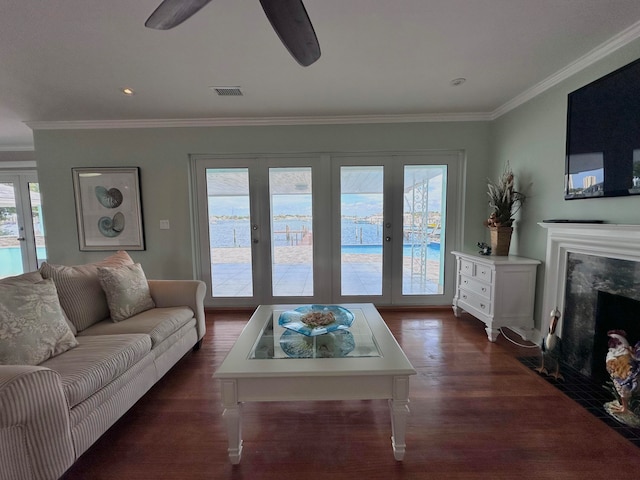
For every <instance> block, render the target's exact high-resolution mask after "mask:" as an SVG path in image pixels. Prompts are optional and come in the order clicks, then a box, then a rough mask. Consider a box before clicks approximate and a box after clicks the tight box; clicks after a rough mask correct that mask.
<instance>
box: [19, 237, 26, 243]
mask: <svg viewBox="0 0 640 480" xmlns="http://www.w3.org/2000/svg"><path fill="white" fill-rule="evenodd" d="M18 240H20V241H21V242H24V241H25V240H26V239H25V238H24V237H18Z"/></svg>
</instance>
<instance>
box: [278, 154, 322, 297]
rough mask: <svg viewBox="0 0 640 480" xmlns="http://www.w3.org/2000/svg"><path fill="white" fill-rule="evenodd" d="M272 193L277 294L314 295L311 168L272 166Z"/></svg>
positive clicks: (293, 295)
mask: <svg viewBox="0 0 640 480" xmlns="http://www.w3.org/2000/svg"><path fill="white" fill-rule="evenodd" d="M269 195H270V201H271V203H270V206H271V209H270V210H271V211H270V217H271V219H270V221H271V275H272V285H273V295H274V296H292V297H295V296H311V295H313V231H312V225H313V216H312V213H311V212H312V208H311V205H312V202H311V168H310V167H301V168H270V169H269Z"/></svg>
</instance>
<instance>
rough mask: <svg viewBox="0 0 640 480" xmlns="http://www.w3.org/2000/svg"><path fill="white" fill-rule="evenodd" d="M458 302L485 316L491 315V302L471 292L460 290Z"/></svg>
mask: <svg viewBox="0 0 640 480" xmlns="http://www.w3.org/2000/svg"><path fill="white" fill-rule="evenodd" d="M460 300H461V301H462V302H464V303H466V304H468V305H470V306H471V307H473V308H475V309H476V310H479V311H480V312H482V313H484V314H485V315H490V314H491V302H490V301H488V300H487V299H486V298H480V297H478V296H476V295H474V294H473V293H471V292H468V291H465V290H460Z"/></svg>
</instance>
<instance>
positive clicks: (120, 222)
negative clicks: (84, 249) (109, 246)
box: [98, 212, 124, 238]
mask: <svg viewBox="0 0 640 480" xmlns="http://www.w3.org/2000/svg"><path fill="white" fill-rule="evenodd" d="M98 230H100V233H101V234H102V235H104V236H105V237H110V238H113V237H117V236H118V235H120V234H121V233H122V231H123V230H124V214H123V213H122V212H118V213H116V214H115V215H114V216H113V218H110V217H100V220H98Z"/></svg>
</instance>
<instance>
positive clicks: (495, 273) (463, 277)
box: [451, 252, 540, 342]
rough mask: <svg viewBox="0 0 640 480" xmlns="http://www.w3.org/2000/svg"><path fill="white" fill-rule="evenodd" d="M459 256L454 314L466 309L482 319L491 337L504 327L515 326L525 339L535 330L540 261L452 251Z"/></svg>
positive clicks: (456, 314) (496, 335)
mask: <svg viewBox="0 0 640 480" xmlns="http://www.w3.org/2000/svg"><path fill="white" fill-rule="evenodd" d="M451 253H452V254H453V255H455V257H456V272H457V274H456V293H455V296H454V297H453V313H454V314H455V316H456V317H459V316H460V313H461V312H462V310H465V311H466V312H468V313H470V314H471V315H473V316H474V317H476V318H479V319H480V320H482V321H483V322H484V323H485V325H486V328H485V330H486V331H487V336H488V337H489V340H491V341H492V342H495V341H496V339H497V338H498V335H499V333H500V330H499V328H500V327H512V328H514V329H515V330H516V331H517V332H518V333H519V334H520V335H521V336H522V337H523V338H525V339H528V334H529V333H530V332H532V331H533V328H534V319H533V307H534V301H535V292H536V270H537V268H538V265H539V264H540V262H539V261H538V260H532V259H530V258H524V257H516V256H504V257H501V256H484V255H480V254H475V253H464V252H451Z"/></svg>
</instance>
